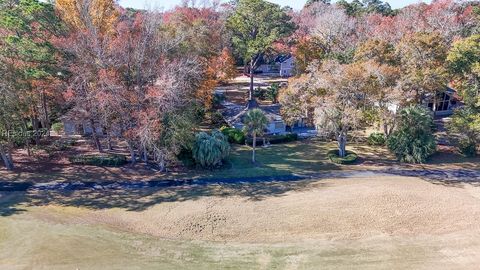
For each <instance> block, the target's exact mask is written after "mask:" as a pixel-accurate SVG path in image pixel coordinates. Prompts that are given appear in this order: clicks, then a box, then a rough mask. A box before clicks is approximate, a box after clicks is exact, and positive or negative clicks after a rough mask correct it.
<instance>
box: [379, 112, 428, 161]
mask: <svg viewBox="0 0 480 270" xmlns="http://www.w3.org/2000/svg"><path fill="white" fill-rule="evenodd" d="M432 126H433V117H432V115H431V113H430V111H429V110H428V109H427V108H425V107H423V106H419V105H413V106H410V107H407V108H405V109H403V110H402V111H401V112H400V121H399V125H398V129H397V130H396V131H395V132H393V133H392V135H391V136H390V137H389V138H388V140H387V146H388V148H389V149H390V151H391V152H392V153H394V154H395V156H396V157H397V159H398V160H400V161H401V162H407V163H424V162H425V161H426V160H427V159H428V158H429V157H430V156H431V155H432V154H433V153H435V151H436V148H437V145H436V142H435V137H434V136H433V131H432Z"/></svg>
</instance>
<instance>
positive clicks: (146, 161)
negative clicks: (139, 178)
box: [142, 146, 148, 164]
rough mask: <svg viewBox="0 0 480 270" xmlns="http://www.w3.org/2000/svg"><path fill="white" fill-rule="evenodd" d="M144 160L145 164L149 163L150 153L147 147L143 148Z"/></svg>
mask: <svg viewBox="0 0 480 270" xmlns="http://www.w3.org/2000/svg"><path fill="white" fill-rule="evenodd" d="M142 159H143V162H145V164H147V163H148V152H147V148H146V147H145V146H144V147H143V157H142Z"/></svg>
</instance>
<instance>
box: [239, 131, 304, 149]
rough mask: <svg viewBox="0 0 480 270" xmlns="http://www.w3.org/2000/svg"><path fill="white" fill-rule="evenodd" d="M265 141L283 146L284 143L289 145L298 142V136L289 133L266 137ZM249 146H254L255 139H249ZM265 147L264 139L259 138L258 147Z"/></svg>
mask: <svg viewBox="0 0 480 270" xmlns="http://www.w3.org/2000/svg"><path fill="white" fill-rule="evenodd" d="M265 141H266V142H267V143H270V144H282V143H289V142H295V141H298V134H297V133H289V134H284V135H273V136H267V137H265ZM247 144H248V145H252V144H253V139H252V138H248V139H247ZM262 145H263V138H261V137H260V138H257V146H262Z"/></svg>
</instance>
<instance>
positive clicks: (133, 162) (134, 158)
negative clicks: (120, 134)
mask: <svg viewBox="0 0 480 270" xmlns="http://www.w3.org/2000/svg"><path fill="white" fill-rule="evenodd" d="M127 145H128V150H130V159H131V161H132V166H133V165H135V163H136V162H137V156H136V155H135V147H134V146H133V144H132V142H131V141H127Z"/></svg>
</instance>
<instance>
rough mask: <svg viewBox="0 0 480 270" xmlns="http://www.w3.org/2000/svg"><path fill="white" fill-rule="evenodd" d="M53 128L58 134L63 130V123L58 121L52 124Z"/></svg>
mask: <svg viewBox="0 0 480 270" xmlns="http://www.w3.org/2000/svg"><path fill="white" fill-rule="evenodd" d="M52 130H53V131H55V132H56V133H57V134H60V133H62V132H63V123H61V122H57V123H53V124H52Z"/></svg>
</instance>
